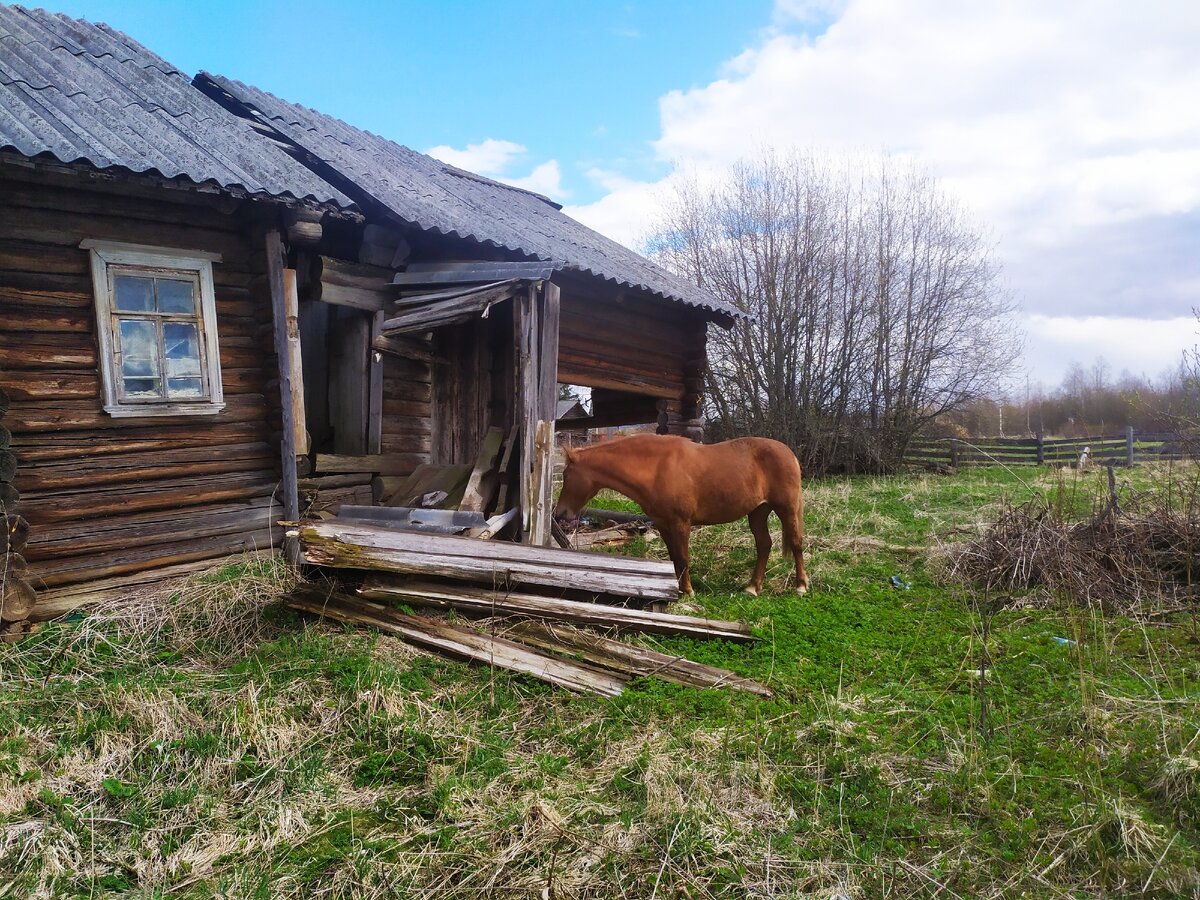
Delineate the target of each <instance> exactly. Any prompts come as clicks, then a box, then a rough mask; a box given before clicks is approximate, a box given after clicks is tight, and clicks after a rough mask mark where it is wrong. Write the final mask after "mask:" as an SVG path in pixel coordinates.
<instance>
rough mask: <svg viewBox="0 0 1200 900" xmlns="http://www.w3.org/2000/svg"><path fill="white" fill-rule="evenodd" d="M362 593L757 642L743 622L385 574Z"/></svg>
mask: <svg viewBox="0 0 1200 900" xmlns="http://www.w3.org/2000/svg"><path fill="white" fill-rule="evenodd" d="M358 593H359V594H361V595H362V596H363V597H368V598H370V599H371V600H381V601H390V602H397V601H399V602H402V603H407V604H409V605H412V606H428V607H431V608H433V609H459V610H464V611H466V612H473V613H476V614H479V615H484V616H522V617H525V618H530V619H551V620H553V621H556V622H570V623H572V624H575V625H588V626H591V627H593V628H615V629H617V630H618V631H623V632H625V631H629V632H640V633H646V634H665V635H676V636H678V635H683V636H685V637H692V638H700V639H708V638H711V639H717V640H726V641H740V642H747V641H753V640H755V637H754V635H753V633H751V631H750V628H749V627H748V626H746V625H744V624H742V623H741V622H725V621H722V620H720V619H701V618H697V617H693V616H679V615H674V614H671V613H655V612H647V611H645V610H640V609H629V608H627V607H623V606H609V605H606V604H603V603H585V602H583V601H580V600H564V599H561V598H558V597H543V596H541V595H540V594H524V593H518V592H515V591H497V590H493V589H491V588H487V587H477V586H475V585H467V584H450V583H446V582H433V581H403V580H397V579H393V578H388V577H386V576H383V575H371V576H368V578H367V580H366V581H365V582H364V583H363V586H362V587H361V588H359V591H358Z"/></svg>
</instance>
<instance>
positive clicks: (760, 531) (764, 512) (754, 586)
mask: <svg viewBox="0 0 1200 900" xmlns="http://www.w3.org/2000/svg"><path fill="white" fill-rule="evenodd" d="M769 515H771V507H770V506H768V505H767V504H766V503H764V504H763V505H762V506H759V507H758V508H756V509H753V510H751V511H750V515H748V516H747V517H746V518H747V519H748V520H749V522H750V531H751V533H752V534H753V535H754V549H755V550H756V551H758V559H757V561H756V562H755V563H754V574H753V575H752V576H751V577H750V583H749V584H748V585H746V593H747V594H749V595H750V596H752V597H757V596H758V592H759V591H761V590H762V586H763V578H764V577H765V576H766V574H767V557H769V556H770V555H771V529H770V527H769V526H768V525H767V517H768V516H769Z"/></svg>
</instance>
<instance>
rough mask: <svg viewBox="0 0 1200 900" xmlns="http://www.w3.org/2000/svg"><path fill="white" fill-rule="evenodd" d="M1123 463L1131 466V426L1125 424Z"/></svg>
mask: <svg viewBox="0 0 1200 900" xmlns="http://www.w3.org/2000/svg"><path fill="white" fill-rule="evenodd" d="M1125 465H1127V466H1129V467H1130V468H1132V467H1133V426H1132V425H1126V426H1125Z"/></svg>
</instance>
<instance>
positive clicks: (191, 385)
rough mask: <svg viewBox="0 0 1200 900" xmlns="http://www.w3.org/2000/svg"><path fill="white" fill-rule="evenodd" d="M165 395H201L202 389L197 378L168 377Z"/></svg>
mask: <svg viewBox="0 0 1200 900" xmlns="http://www.w3.org/2000/svg"><path fill="white" fill-rule="evenodd" d="M167 396H168V397H171V398H172V399H184V398H188V397H203V396H204V390H203V387H202V384H201V381H200V379H199V378H168V379H167Z"/></svg>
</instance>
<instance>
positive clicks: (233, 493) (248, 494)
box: [0, 174, 280, 615]
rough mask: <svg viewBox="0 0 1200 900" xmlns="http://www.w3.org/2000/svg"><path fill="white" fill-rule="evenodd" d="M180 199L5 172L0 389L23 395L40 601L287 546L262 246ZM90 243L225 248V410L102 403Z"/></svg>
mask: <svg viewBox="0 0 1200 900" xmlns="http://www.w3.org/2000/svg"><path fill="white" fill-rule="evenodd" d="M161 196H163V197H171V196H172V194H171V193H170V192H166V191H164V192H161ZM175 199H177V200H178V202H174V201H173V200H172V201H167V200H164V199H157V198H156V199H149V198H143V197H138V196H131V192H130V191H129V190H99V189H89V190H84V189H80V188H79V187H72V186H71V185H70V182H67V181H66V180H65V179H63V180H58V181H47V182H42V183H39V182H37V181H34V180H24V179H23V178H20V179H18V178H14V177H12V176H10V175H4V174H0V387H3V388H4V390H6V391H7V392H8V393H9V395H10V396H11V397H12V405H11V408H10V410H9V412H8V415H7V416H6V418H5V422H4V423H5V425H6V426H7V427H8V428H9V429H10V430H11V431H12V447H13V451H14V452H15V453H16V456H17V459H18V461H19V469H18V474H17V477H16V479H15V482H14V486H15V487H16V488H17V489H18V490H19V491H20V494H21V498H20V503H21V507H20V508H21V513H22V515H24V516H25V518H26V519H28V521H29V524H30V538H29V543H28V545H27V547H26V550H25V556H26V559H27V561H28V564H29V573H30V577H31V578H32V579H34V581H35V583H36V584H37V585H38V587H39V589H40V590H42V591H43V592H44V593H43V596H52V594H53V591H54V589H55V588H57V587H59V586H63V585H69V584H73V583H78V582H83V581H89V580H92V579H98V578H107V577H111V576H115V575H122V574H126V573H133V572H138V571H143V570H147V569H153V568H157V567H160V566H169V565H176V564H180V563H185V562H191V561H196V560H201V559H206V558H210V557H218V556H222V555H226V554H229V553H233V552H237V551H241V550H247V549H264V548H267V547H270V546H272V545H273V544H274V543H277V540H275V539H273V536H272V530H271V524H270V523H271V522H272V521H273V519H274V518H275V517H277V515H278V512H279V510H278V507H277V505H276V506H273V503H272V499H271V498H272V495H273V493H274V491H275V488H276V484H277V482H278V468H279V451H278V449H277V435H278V431H279V428H280V425H279V413H278V405H279V398H278V387H277V384H276V382H275V381H274V379H276V378H277V377H278V376H277V368H276V364H275V355H274V352H273V349H272V343H271V326H270V322H271V305H270V300H269V294H268V288H267V285H266V281H265V278H264V277H263V276H262V275H261V272H262V271H263V269H264V265H263V257H262V247H261V239H260V238H254V237H252V229H251V227H250V225H249V224H248V222H247V220H246V218H245V217H244V216H242V215H240V214H238V212H237V211H236V210H235V209H234V208H233V206H232V205H228V206H226V208H225V210H224V211H222V210H219V209H217V208H214V206H215V205H214V203H212V202H199V201H196V200H191V199H190V195H188V194H185V193H184V192H182V191H181V192H178V194H177V195H175ZM225 202H226V203H228V201H225ZM85 238H93V239H102V240H113V241H126V242H133V243H141V244H149V245H153V246H159V247H172V248H180V249H184V250H203V251H213V252H218V253H220V254H222V257H223V261H222V262H220V263H216V264H214V267H213V274H214V279H215V283H216V306H217V333H218V340H219V346H220V354H221V378H222V382H223V385H224V392H225V399H226V403H227V405H226V408H225V409H224V410H222V411H221V412H220V413H219V414H217V415H214V416H196V417H178V418H176V417H168V418H150V419H139V418H113V417H111V416H109V415H108V414H107V413H105V412H104V409H103V407H102V401H101V399H100V376H99V361H98V359H97V342H96V318H95V311H94V299H93V296H92V282H91V277H90V274H89V268H88V266H89V257H88V253H87V251H85V250H82V249H80V248H79V242H80V241H81V240H83V239H85ZM35 615H36V613H35Z"/></svg>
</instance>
